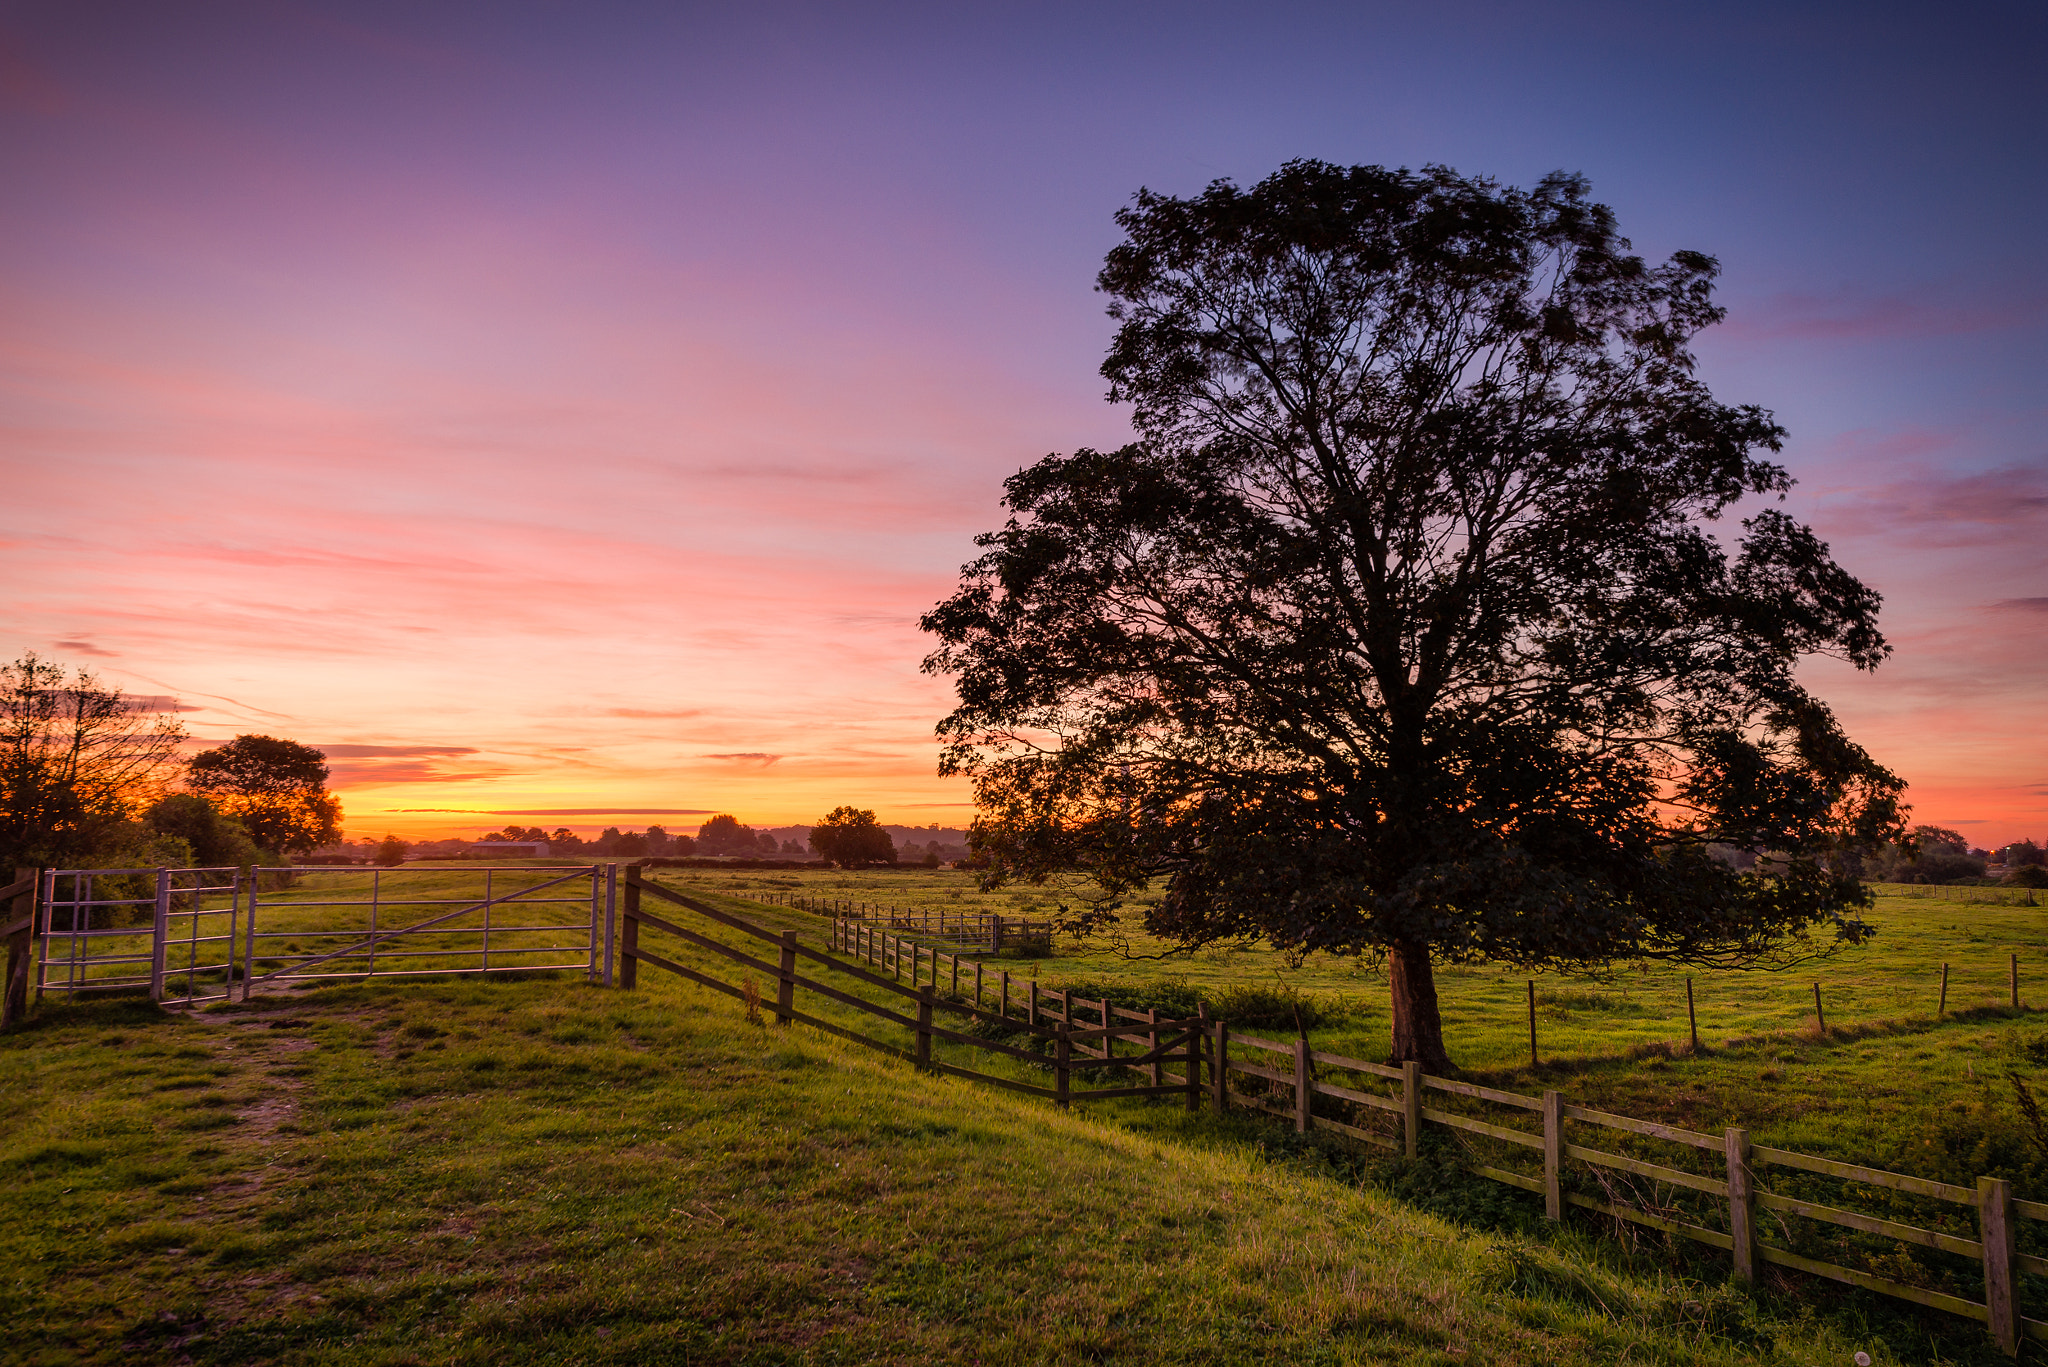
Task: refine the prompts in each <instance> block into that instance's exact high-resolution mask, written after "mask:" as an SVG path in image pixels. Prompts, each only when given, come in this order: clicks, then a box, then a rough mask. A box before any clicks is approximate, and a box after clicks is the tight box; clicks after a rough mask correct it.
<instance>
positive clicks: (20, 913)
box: [0, 868, 233, 1029]
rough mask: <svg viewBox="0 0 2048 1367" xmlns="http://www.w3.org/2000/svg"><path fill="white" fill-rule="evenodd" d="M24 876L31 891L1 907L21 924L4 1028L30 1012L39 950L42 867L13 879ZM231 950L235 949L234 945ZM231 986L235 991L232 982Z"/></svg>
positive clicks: (4, 1001)
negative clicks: (32, 972)
mask: <svg viewBox="0 0 2048 1367" xmlns="http://www.w3.org/2000/svg"><path fill="white" fill-rule="evenodd" d="M24 879H27V880H28V882H29V890H28V891H27V892H25V893H22V894H19V895H18V896H16V897H15V898H14V899H13V902H12V904H11V905H9V906H6V907H0V920H4V921H6V922H7V924H8V925H9V926H17V925H18V926H19V927H20V929H18V930H15V931H14V932H13V933H12V934H10V935H8V937H7V985H6V989H5V993H4V995H0V1029H6V1028H7V1027H8V1026H12V1025H19V1024H20V1023H21V1022H22V1020H23V1019H24V1018H25V1017H26V1016H27V1015H28V980H29V968H30V964H29V960H30V959H31V957H32V956H33V954H34V952H35V928H36V925H35V923H36V903H37V901H38V900H39V899H38V897H37V894H38V893H39V892H40V891H41V890H42V870H41V869H30V868H19V869H16V870H15V871H14V878H13V880H12V881H13V882H16V883H19V882H21V881H22V880H24ZM229 952H230V953H232V952H233V947H232V945H230V949H229ZM229 987H230V989H231V990H232V987H233V983H232V982H230V984H229Z"/></svg>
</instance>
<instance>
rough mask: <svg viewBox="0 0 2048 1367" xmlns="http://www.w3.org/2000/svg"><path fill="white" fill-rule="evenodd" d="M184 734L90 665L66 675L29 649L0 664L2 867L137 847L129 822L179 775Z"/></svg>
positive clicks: (137, 833)
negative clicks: (103, 681) (97, 674)
mask: <svg viewBox="0 0 2048 1367" xmlns="http://www.w3.org/2000/svg"><path fill="white" fill-rule="evenodd" d="M184 735H185V728H184V727H183V726H181V725H180V724H179V723H178V721H177V719H176V717H175V716H174V715H172V714H170V713H168V712H165V711H161V710H159V708H158V705H157V704H154V703H151V702H147V701H140V700H137V699H134V698H130V697H127V696H125V695H124V694H122V693H121V692H120V690H118V689H113V688H107V687H105V686H104V685H102V684H101V683H100V681H99V679H98V678H97V677H95V676H94V675H93V674H92V673H90V672H89V671H87V670H83V669H80V670H76V671H74V672H73V673H71V674H70V676H69V677H67V676H66V674H65V670H64V666H62V665H60V664H57V663H55V662H53V661H50V660H45V659H43V658H42V657H40V656H38V655H37V654H35V652H33V651H30V652H29V653H27V654H25V655H23V656H22V657H21V658H20V659H19V660H16V661H14V662H13V663H12V664H0V871H4V870H12V869H13V868H14V866H15V865H17V864H41V865H48V864H63V865H74V864H78V863H81V862H84V861H87V860H89V859H91V858H93V857H94V855H95V854H96V853H99V852H103V851H106V852H110V851H112V850H113V849H114V848H116V847H124V848H125V847H129V846H134V845H135V844H136V842H137V841H138V839H142V835H143V828H141V827H139V826H136V825H134V822H133V818H134V817H135V816H136V815H137V814H138V813H139V812H140V811H141V810H142V809H143V808H144V807H146V806H148V805H149V804H150V803H152V802H154V801H155V800H156V799H157V798H158V797H160V796H161V795H162V793H163V790H164V788H165V786H166V785H167V784H168V783H169V782H170V780H171V779H172V778H173V776H175V774H176V773H177V770H178V742H179V741H181V740H183V739H184ZM131 828H132V829H131ZM144 843H147V842H146V840H145V841H144Z"/></svg>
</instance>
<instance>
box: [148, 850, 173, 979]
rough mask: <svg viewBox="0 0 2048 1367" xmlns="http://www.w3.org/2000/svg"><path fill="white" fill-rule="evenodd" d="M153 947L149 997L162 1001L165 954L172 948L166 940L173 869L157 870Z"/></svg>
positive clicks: (169, 932)
mask: <svg viewBox="0 0 2048 1367" xmlns="http://www.w3.org/2000/svg"><path fill="white" fill-rule="evenodd" d="M151 925H152V930H153V939H154V941H155V943H154V945H153V947H152V948H151V949H150V951H149V999H150V1000H151V1001H153V1002H160V1001H162V1000H163V999H164V956H165V952H166V951H167V950H168V949H169V948H170V946H169V945H167V944H165V943H164V941H165V940H167V939H169V938H170V934H171V871H170V870H169V869H158V870H157V871H156V915H155V916H154V917H153V918H152V921H151Z"/></svg>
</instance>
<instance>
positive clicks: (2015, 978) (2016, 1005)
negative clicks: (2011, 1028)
mask: <svg viewBox="0 0 2048 1367" xmlns="http://www.w3.org/2000/svg"><path fill="white" fill-rule="evenodd" d="M2009 971H2010V973H2011V974H2012V1009H2013V1010H2015V1011H2017V1010H2019V1009H2020V956H2019V955H2017V954H2015V955H2013V956H2012V961H2011V965H2010V968H2009Z"/></svg>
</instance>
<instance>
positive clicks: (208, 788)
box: [185, 736, 341, 854]
mask: <svg viewBox="0 0 2048 1367" xmlns="http://www.w3.org/2000/svg"><path fill="white" fill-rule="evenodd" d="M185 781H186V783H187V784H188V785H190V787H191V788H192V790H193V791H194V792H196V793H198V794H199V795H200V796H202V797H205V798H207V799H208V800H210V801H212V802H213V803H214V804H215V805H216V806H218V807H219V808H220V809H221V810H222V811H224V812H226V813H227V814H228V815H229V816H232V817H234V818H235V819H236V820H237V821H240V822H241V823H242V825H243V826H245V827H247V828H248V831H249V834H250V836H251V837H253V838H254V839H255V841H256V843H257V844H258V845H261V846H262V847H263V848H264V849H266V850H275V851H277V852H279V853H281V854H282V853H294V854H304V853H305V852H306V851H308V850H310V849H313V848H314V847H315V846H319V845H327V844H331V843H333V842H334V841H336V840H339V839H341V799H339V798H337V797H335V796H334V795H333V794H332V793H330V792H328V791H327V756H326V755H325V754H323V753H321V752H320V751H318V750H316V749H314V748H313V747H312V746H310V745H301V744H300V743H299V742H297V741H294V740H281V739H279V738H278V737H276V736H236V737H235V738H234V739H233V740H231V741H229V742H228V743H227V744H226V745H223V746H220V747H219V748H217V749H213V750H202V751H200V752H199V753H198V754H196V755H194V756H193V757H192V763H191V766H190V767H189V769H188V770H187V771H186V778H185Z"/></svg>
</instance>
